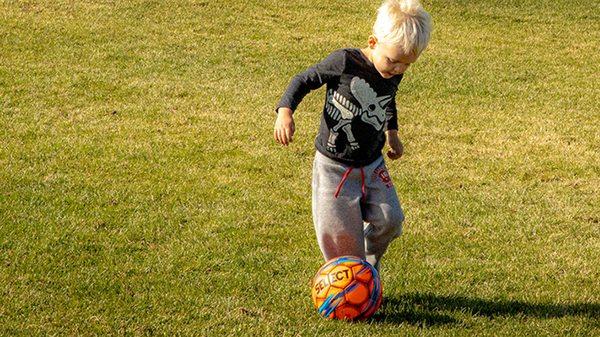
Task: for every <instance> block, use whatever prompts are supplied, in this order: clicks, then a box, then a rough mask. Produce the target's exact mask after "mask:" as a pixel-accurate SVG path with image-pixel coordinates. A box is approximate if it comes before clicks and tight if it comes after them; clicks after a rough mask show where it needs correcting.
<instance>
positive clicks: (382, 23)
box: [274, 0, 431, 270]
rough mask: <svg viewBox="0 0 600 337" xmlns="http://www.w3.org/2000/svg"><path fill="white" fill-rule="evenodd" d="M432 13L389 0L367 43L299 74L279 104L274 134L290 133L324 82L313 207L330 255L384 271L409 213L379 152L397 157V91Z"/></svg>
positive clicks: (283, 138)
mask: <svg viewBox="0 0 600 337" xmlns="http://www.w3.org/2000/svg"><path fill="white" fill-rule="evenodd" d="M430 31H431V18H430V16H429V14H428V13H427V12H426V11H425V10H424V9H423V7H421V5H420V4H419V2H418V1H417V0H387V1H385V2H384V3H383V4H382V5H381V7H380V8H379V10H378V14H377V19H376V21H375V24H374V25H373V34H372V35H371V36H369V38H368V46H367V47H366V48H363V49H356V48H348V49H341V50H336V51H334V52H333V53H331V54H330V55H329V56H328V57H327V58H325V59H324V60H323V61H321V62H320V63H318V64H316V65H314V66H312V67H310V68H309V69H308V70H306V71H305V72H303V73H301V74H298V75H296V76H295V77H294V78H293V79H292V81H291V83H290V85H289V86H288V88H287V90H286V92H285V94H284V95H283V97H282V98H281V100H280V101H279V103H278V105H277V109H276V111H277V120H276V121H275V129H274V137H275V140H276V141H277V142H279V143H281V144H283V145H285V146H287V145H288V144H289V143H290V142H291V141H292V138H293V135H294V131H295V126H294V119H293V112H294V110H295V109H296V107H297V106H298V104H299V103H300V101H302V99H303V98H304V96H306V94H308V92H310V91H311V90H315V89H317V88H319V87H321V86H322V85H323V84H327V93H326V99H325V105H324V108H323V113H322V116H321V126H320V130H319V134H318V136H317V138H316V141H315V145H316V148H317V151H316V155H315V159H314V163H313V181H312V212H313V220H314V226H315V230H316V233H317V240H318V242H319V247H320V248H321V252H322V253H323V256H324V258H325V260H326V261H327V260H329V259H332V258H335V257H338V256H342V255H355V256H359V257H361V258H363V259H365V258H366V260H367V261H368V262H369V263H371V264H372V265H374V266H375V267H376V268H377V269H378V270H379V261H380V259H381V257H382V255H383V253H384V252H385V251H386V249H387V247H388V245H389V244H390V242H391V241H392V240H393V239H394V238H396V237H398V236H399V235H400V234H401V233H402V222H403V220H404V215H403V212H402V208H401V207H400V203H399V201H398V196H397V195H396V190H395V188H394V186H393V185H392V181H391V179H390V176H389V174H388V171H387V168H386V166H385V162H384V159H383V156H382V154H381V150H382V148H383V146H384V143H385V141H386V139H387V143H388V145H389V148H390V149H389V151H388V152H387V156H388V157H389V158H390V159H392V160H395V159H398V158H400V157H401V156H402V153H403V147H402V143H401V142H400V139H399V138H398V122H397V117H396V100H395V98H396V91H397V89H398V85H399V83H400V80H402V76H403V74H404V72H405V71H406V69H407V68H408V67H409V66H410V65H411V64H412V63H414V62H415V61H416V60H417V58H418V57H419V55H420V54H421V53H422V52H423V50H424V49H425V48H426V47H427V44H428V43H429V36H430Z"/></svg>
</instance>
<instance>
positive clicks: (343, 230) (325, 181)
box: [312, 152, 365, 261]
mask: <svg viewBox="0 0 600 337" xmlns="http://www.w3.org/2000/svg"><path fill="white" fill-rule="evenodd" d="M347 169H348V167H347V166H345V165H343V164H340V163H338V162H335V161H334V160H332V159H329V158H327V157H325V156H324V155H322V154H321V153H319V152H317V153H316V155H315V160H314V163H313V180H312V212H313V221H314V226H315V231H316V235H317V241H318V242H319V247H320V248H321V252H322V253H323V257H324V258H325V260H326V261H327V260H330V259H332V258H334V257H338V256H342V255H354V256H358V257H361V258H365V247H364V233H363V219H362V214H361V209H360V198H361V185H360V184H361V181H360V170H359V169H354V170H353V172H351V173H350V174H349V175H348V178H347V180H346V181H345V182H344V184H343V186H342V189H341V191H340V193H339V195H338V197H337V198H336V197H335V192H336V189H337V187H338V185H339V184H340V181H341V179H342V176H343V175H344V173H345V172H346V170H347Z"/></svg>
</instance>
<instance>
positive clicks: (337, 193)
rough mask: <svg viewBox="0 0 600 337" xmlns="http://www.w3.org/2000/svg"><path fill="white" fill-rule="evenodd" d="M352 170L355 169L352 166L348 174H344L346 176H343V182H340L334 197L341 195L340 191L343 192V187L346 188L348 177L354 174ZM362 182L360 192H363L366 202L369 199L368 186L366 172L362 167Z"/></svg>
mask: <svg viewBox="0 0 600 337" xmlns="http://www.w3.org/2000/svg"><path fill="white" fill-rule="evenodd" d="M352 169H354V168H353V167H352V166H350V167H348V169H347V170H346V172H344V175H343V176H342V180H340V183H339V184H338V187H337V189H336V190H335V194H334V196H335V197H336V198H337V197H338V195H339V194H340V191H341V190H342V187H343V186H344V183H345V182H346V179H348V176H349V175H350V173H351V172H352ZM360 182H361V185H360V191H361V195H362V199H363V201H364V200H365V199H366V198H367V191H366V186H365V170H364V169H363V168H362V167H361V168H360Z"/></svg>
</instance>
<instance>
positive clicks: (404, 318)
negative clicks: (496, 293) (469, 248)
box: [373, 293, 600, 327]
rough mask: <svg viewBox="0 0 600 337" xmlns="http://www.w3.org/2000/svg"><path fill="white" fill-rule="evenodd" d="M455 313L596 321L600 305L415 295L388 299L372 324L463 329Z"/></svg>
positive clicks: (599, 314)
mask: <svg viewBox="0 0 600 337" xmlns="http://www.w3.org/2000/svg"><path fill="white" fill-rule="evenodd" d="M454 311H456V312H460V313H466V314H470V315H472V316H480V317H487V318H496V317H507V316H520V317H533V318H560V317H566V316H584V317H589V318H592V319H595V320H597V319H599V318H600V304H599V303H572V304H558V303H528V302H525V301H518V300H486V299H480V298H474V297H466V296H459V295H435V294H431V293H425V294H421V293H413V294H402V295H398V296H393V295H392V296H391V297H385V298H384V302H383V304H382V306H381V308H380V309H379V311H378V312H377V313H376V314H375V316H374V317H373V321H374V322H375V323H381V324H402V323H404V324H410V325H416V326H420V327H425V326H435V325H463V324H464V323H463V322H462V321H460V320H458V319H456V318H455V317H453V316H451V315H449V314H450V312H454Z"/></svg>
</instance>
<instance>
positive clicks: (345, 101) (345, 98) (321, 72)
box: [277, 48, 402, 167]
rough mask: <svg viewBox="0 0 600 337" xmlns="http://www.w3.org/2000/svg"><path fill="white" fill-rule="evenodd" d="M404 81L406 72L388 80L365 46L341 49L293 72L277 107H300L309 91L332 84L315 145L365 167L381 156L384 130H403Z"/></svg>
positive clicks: (330, 153) (346, 161) (322, 150)
mask: <svg viewBox="0 0 600 337" xmlns="http://www.w3.org/2000/svg"><path fill="white" fill-rule="evenodd" d="M401 80H402V75H398V76H394V77H392V78H389V79H385V78H383V77H382V76H381V75H380V74H379V72H378V71H377V69H376V68H375V65H374V64H373V63H372V62H371V61H370V60H369V59H368V58H367V57H366V56H365V55H364V54H363V53H362V51H361V50H360V49H356V48H348V49H339V50H336V51H334V52H332V53H331V54H330V55H329V56H328V57H326V58H325V59H324V60H322V61H321V62H320V63H317V64H315V65H313V66H312V67H310V68H308V69H307V70H306V71H304V72H303V73H300V74H298V75H296V76H294V78H293V79H292V81H291V82H290V84H289V86H288V88H287V90H286V92H285V93H284V94H283V96H282V97H281V100H280V101H279V103H278V104H277V108H280V107H288V108H290V109H292V110H293V111H295V110H296V108H297V107H298V104H300V102H301V101H302V99H303V98H304V96H306V94H308V93H309V92H310V91H311V90H315V89H318V88H320V87H321V86H323V84H327V94H326V98H325V105H324V107H323V113H322V116H321V126H320V128H319V134H318V135H317V138H316V140H315V146H316V148H317V150H318V151H319V152H321V153H322V154H324V155H325V156H327V157H329V158H332V159H334V160H337V161H339V162H341V163H344V164H346V165H350V166H354V167H360V166H366V165H368V164H370V163H371V162H373V161H374V160H375V159H377V158H379V156H380V155H381V149H382V148H383V146H384V144H385V133H384V131H385V130H397V129H398V121H397V111H396V100H395V97H396V91H397V90H398V85H399V84H400V81H401Z"/></svg>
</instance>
